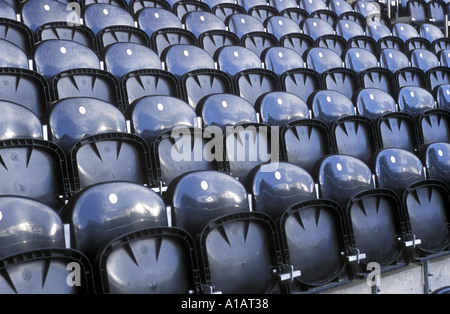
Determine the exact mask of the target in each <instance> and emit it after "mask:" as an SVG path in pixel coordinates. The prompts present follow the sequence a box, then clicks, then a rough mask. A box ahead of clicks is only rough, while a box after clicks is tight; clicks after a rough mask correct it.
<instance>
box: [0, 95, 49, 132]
mask: <svg viewBox="0 0 450 314" xmlns="http://www.w3.org/2000/svg"><path fill="white" fill-rule="evenodd" d="M0 112H1V113H0V117H1V118H0V140H7V139H14V138H24V137H25V138H38V139H39V138H40V139H43V132H42V123H41V120H40V119H39V117H38V116H36V114H35V113H34V112H33V111H31V110H30V109H28V108H26V107H24V106H22V105H20V104H17V103H13V102H10V101H4V100H1V101H0Z"/></svg>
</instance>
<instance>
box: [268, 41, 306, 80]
mask: <svg viewBox="0 0 450 314" xmlns="http://www.w3.org/2000/svg"><path fill="white" fill-rule="evenodd" d="M261 59H262V61H263V62H264V65H265V68H266V69H268V70H270V71H272V72H274V73H275V74H277V75H281V74H283V73H284V72H286V71H287V70H291V69H296V68H304V67H305V62H304V61H303V58H302V56H300V55H299V54H298V53H297V52H296V51H295V50H293V49H291V48H286V47H271V48H268V49H266V50H264V52H263V54H262V55H261Z"/></svg>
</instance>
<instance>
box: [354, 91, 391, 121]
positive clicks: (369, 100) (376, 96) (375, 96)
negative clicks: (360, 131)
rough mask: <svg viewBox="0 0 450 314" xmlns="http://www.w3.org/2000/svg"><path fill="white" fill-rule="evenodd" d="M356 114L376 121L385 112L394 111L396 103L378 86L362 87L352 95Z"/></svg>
mask: <svg viewBox="0 0 450 314" xmlns="http://www.w3.org/2000/svg"><path fill="white" fill-rule="evenodd" d="M354 103H355V106H356V108H357V110H358V114H359V115H362V116H364V117H367V118H369V119H370V120H372V122H374V123H375V122H376V121H377V119H378V118H379V117H381V116H382V115H384V114H386V113H391V112H396V111H397V103H396V101H395V99H394V98H393V97H392V96H391V95H390V94H389V93H387V92H385V91H383V90H381V89H378V88H363V89H361V90H359V91H358V92H357V93H356V94H355V96H354Z"/></svg>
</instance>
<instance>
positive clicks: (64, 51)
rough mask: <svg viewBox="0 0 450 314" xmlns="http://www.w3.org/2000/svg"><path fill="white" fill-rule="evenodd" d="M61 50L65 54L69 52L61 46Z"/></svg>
mask: <svg viewBox="0 0 450 314" xmlns="http://www.w3.org/2000/svg"><path fill="white" fill-rule="evenodd" d="M59 51H60V52H61V53H62V54H63V55H65V54H66V53H67V49H66V48H65V47H61V48H59Z"/></svg>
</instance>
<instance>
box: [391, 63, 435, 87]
mask: <svg viewBox="0 0 450 314" xmlns="http://www.w3.org/2000/svg"><path fill="white" fill-rule="evenodd" d="M394 79H395V85H396V89H397V92H398V90H399V89H401V88H403V87H405V86H415V87H421V88H428V84H427V80H426V75H425V72H424V71H422V70H421V69H419V68H416V67H406V68H402V69H399V70H397V71H396V72H395V73H394Z"/></svg>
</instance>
